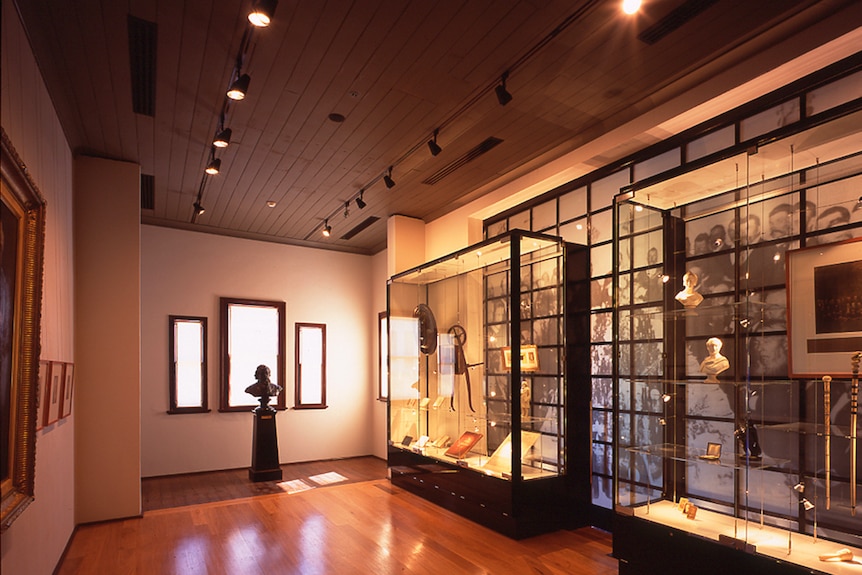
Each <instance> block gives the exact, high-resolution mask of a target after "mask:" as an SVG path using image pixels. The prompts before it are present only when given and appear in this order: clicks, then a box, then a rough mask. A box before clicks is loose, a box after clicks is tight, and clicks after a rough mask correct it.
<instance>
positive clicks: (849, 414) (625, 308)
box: [612, 153, 862, 575]
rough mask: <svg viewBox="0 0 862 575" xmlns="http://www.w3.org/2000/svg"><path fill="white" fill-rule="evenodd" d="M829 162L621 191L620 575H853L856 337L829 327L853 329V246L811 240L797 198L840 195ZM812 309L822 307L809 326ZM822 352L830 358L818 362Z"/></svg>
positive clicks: (861, 252)
mask: <svg viewBox="0 0 862 575" xmlns="http://www.w3.org/2000/svg"><path fill="white" fill-rule="evenodd" d="M754 161H757V158H756V157H755V158H751V157H746V154H744V153H743V154H741V155H740V157H736V158H730V159H729V160H727V163H728V164H730V165H732V163H733V162H735V163H737V165H741V166H743V167H744V168H743V169H745V166H747V165H749V163H751V162H754ZM853 161H854V162H858V160H855V159H854V160H853ZM812 163H813V160H812ZM839 167H840V166H837V164H836V167H835V168H834V169H833V170H832V173H833V174H835V175H836V178H835V181H836V182H838V183H841V181H839V180H841V178H843V177H844V176H842V175H841V173H842V172H841V170H840V169H838V168H839ZM815 169H816V170H817V171H818V173H815ZM752 173H754V170H752ZM758 173H760V172H758ZM825 173H828V172H827V169H826V167H824V166H812V167H810V168H805V167H803V169H800V170H798V171H796V172H794V173H788V174H784V175H781V176H780V177H776V178H774V179H771V180H770V179H766V178H759V179H760V181H759V182H758V183H757V184H756V185H750V184H748V183H744V184H742V185H739V184H736V183H734V181H733V180H731V181H730V183H728V185H727V186H726V188H725V189H729V191H727V192H720V193H711V192H710V191H709V189H708V188H705V187H701V188H698V190H699V192H698V193H695V194H690V195H689V196H686V194H685V192H684V191H681V190H684V189H685V186H684V185H682V184H683V178H679V179H677V180H668V181H664V182H662V184H661V185H655V186H652V187H644V188H643V189H639V190H636V191H633V190H624V191H623V193H621V194H620V195H618V196H617V197H616V199H615V215H614V218H615V228H616V231H615V238H614V247H615V249H614V252H615V256H614V257H615V261H614V264H615V265H614V268H615V273H614V278H613V281H614V294H615V304H614V329H615V333H614V345H613V350H612V353H613V374H614V377H613V382H614V388H613V392H614V426H615V429H614V442H615V445H614V451H615V465H616V470H615V479H614V481H615V494H616V495H615V515H614V528H613V529H614V555H615V556H616V557H617V559H619V572H620V574H621V575H628V574H634V573H637V574H659V573H661V574H666V573H701V574H722V575H726V574H727V573H761V574H762V573H787V574H797V573H798V574H801V573H839V574H845V573H862V509H858V508H857V503H856V490H857V488H858V486H857V483H858V479H857V477H858V476H857V472H858V467H859V464H858V460H857V459H856V457H855V454H856V445H855V442H856V434H857V433H858V431H857V429H858V427H857V426H858V423H857V420H856V401H857V397H858V396H857V394H858V368H859V366H858V363H859V357H858V356H857V355H856V354H855V353H854V351H853V350H854V349H855V347H854V346H858V345H859V341H862V340H860V339H859V338H858V337H855V338H854V337H848V336H850V335H851V334H850V333H845V334H843V335H841V334H839V333H837V332H840V331H842V329H843V328H842V326H838V323H841V322H845V323H846V325H845V326H844V327H847V329H846V330H843V331H845V332H852V331H854V330H855V332H856V334H855V335H858V332H862V329H860V326H859V322H860V321H862V241H858V238H857V239H856V240H853V239H844V240H841V239H840V238H838V241H833V239H832V238H826V236H823V237H824V239H823V241H816V240H812V239H811V238H808V240H807V241H808V243H809V244H810V245H807V246H806V245H805V243H806V232H805V230H806V222H805V219H806V214H805V207H804V206H806V203H808V205H809V208H808V209H809V210H811V209H816V208H817V207H818V206H821V211H822V209H823V208H822V204H823V202H824V199H831V200H832V201H837V200H835V198H837V197H838V193H837V192H835V193H833V192H826V190H829V185H831V184H830V183H829V182H828V181H827V180H826V179H825V178H824V177H823V174H825ZM742 174H743V175H742V177H738V179H742V178H746V179H747V176H745V174H746V172H745V171H742ZM713 175H714V174H713ZM818 175H819V176H820V177H819V179H818V177H817V176H818ZM687 177H688V178H692V176H691V175H689V176H687ZM692 179H693V178H692ZM738 179H737V182H738ZM857 179H858V178H857ZM843 181H844V182H845V183H846V180H843ZM842 185H844V184H842ZM812 186H815V187H812ZM834 189H838V188H834ZM703 190H706V191H703ZM663 191H664V192H663ZM824 193H826V195H823V194H824ZM858 194H859V192H858V189H857V191H856V195H857V196H858ZM686 200H688V203H685V201H686ZM818 201H819V203H818ZM860 203H862V202H860ZM794 205H795V206H796V208H793V206H794ZM800 205H801V206H803V208H802V209H801V210H800V208H799V206H800ZM827 205H828V204H827ZM800 215H801V221H800V219H796V220H794V219H793V218H800ZM811 217H812V216H811V214H810V213H809V214H808V218H809V228H808V229H811V228H810V225H811ZM785 225H786V227H784V226H785ZM848 228H849V226H848ZM800 230H801V231H800ZM800 244H802V245H800ZM824 254H825V255H824ZM854 262H855V263H854ZM854 266H855V267H854ZM821 271H822V273H823V274H825V275H824V276H823V278H825V279H823V278H821V279H819V280H818V279H815V280H814V282H817V281H819V282H820V284H818V285H815V283H814V282H812V279H811V276H813V275H817V274H820V273H821ZM827 272H828V273H827ZM806 274H807V275H806ZM815 306H816V307H818V308H820V309H819V311H818V312H817V313H818V314H822V312H823V311H824V310H825V311H826V312H828V313H827V314H826V315H825V316H822V317H821V316H818V318H817V320H816V321H817V325H816V326H815V325H814V321H815V320H814V308H815ZM824 317H825V319H824ZM830 318H831V319H830ZM821 320H823V322H825V323H822V324H821ZM829 321H832V322H833V327H835V326H838V327H839V328H842V329H836V330H832V331H833V332H836V333H835V334H834V335H835V336H836V337H829V332H830V329H831V328H830V326H829V325H827V323H828V322H829ZM835 322H838V323H835ZM853 322H855V323H853ZM851 324H853V325H851ZM821 336H823V337H821ZM818 338H820V339H818ZM797 340H798V342H800V343H799V346H800V347H799V349H797V348H796V347H793V346H796V344H795V343H794V342H796V341H797ZM818 346H820V347H819V348H818ZM827 348H829V350H831V352H834V353H832V355H831V356H830V357H831V359H829V360H828V361H827V362H826V363H825V364H820V366H819V367H817V366H814V367H812V365H810V364H809V363H808V362H813V361H814V358H815V357H816V356H817V353H818V352H819V351H825V350H827ZM806 365H808V367H805V366H806Z"/></svg>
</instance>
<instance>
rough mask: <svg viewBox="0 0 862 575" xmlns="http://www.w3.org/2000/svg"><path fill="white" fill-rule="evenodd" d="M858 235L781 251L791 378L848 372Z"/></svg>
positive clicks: (861, 343)
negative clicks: (784, 261)
mask: <svg viewBox="0 0 862 575" xmlns="http://www.w3.org/2000/svg"><path fill="white" fill-rule="evenodd" d="M860 285H862V238H855V239H850V240H845V241H842V242H836V243H832V244H824V245H815V246H811V247H805V248H801V249H797V250H790V251H788V252H787V324H788V329H787V337H788V341H789V347H790V353H789V356H790V357H789V371H790V377H792V378H820V377H822V376H824V375H830V376H832V377H850V375H851V370H850V356H851V354H852V353H853V352H856V351H859V350H862V311H860V302H859V297H860V295H859V286H860Z"/></svg>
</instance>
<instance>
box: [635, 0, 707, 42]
mask: <svg viewBox="0 0 862 575" xmlns="http://www.w3.org/2000/svg"><path fill="white" fill-rule="evenodd" d="M717 1H718V0H687V1H686V2H683V3H682V4H680V5H679V6H677V7H676V8H674V9H673V10H671V11H670V12H669V13H668V14H667V15H666V16H665V17H664V18H662V19H661V20H659V21H658V22H656V23H655V24H653V25H652V26H650V27H649V28H647V29H645V30H644V31H642V32H641V33H640V34H638V40H640V41H641V42H643V43H645V44H649V45H652V44H655V43H656V42H658V41H659V40H661V39H662V38H664V37H665V36H667V35H668V34H670V33H671V32H673V31H674V30H677V29H678V28H680V27H681V26H682V25H683V24H685V23H686V22H688V21H689V20H691V19H692V18H694V17H695V16H697V15H698V14H700V13H701V12H703V11H704V10H706V9H707V8H709V7H710V6H712V5H713V4H715V3H716V2H717Z"/></svg>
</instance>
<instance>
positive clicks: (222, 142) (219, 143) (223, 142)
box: [213, 128, 232, 148]
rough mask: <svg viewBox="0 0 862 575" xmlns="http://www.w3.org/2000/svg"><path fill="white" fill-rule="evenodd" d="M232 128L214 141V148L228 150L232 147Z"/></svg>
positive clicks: (220, 133)
mask: <svg viewBox="0 0 862 575" xmlns="http://www.w3.org/2000/svg"><path fill="white" fill-rule="evenodd" d="M231 133H232V132H231V130H230V128H225V129H224V130H222V131H221V132H219V133H218V135H217V136H216V137H215V139H214V140H213V146H215V147H216V148H227V147H228V146H229V145H230V136H231Z"/></svg>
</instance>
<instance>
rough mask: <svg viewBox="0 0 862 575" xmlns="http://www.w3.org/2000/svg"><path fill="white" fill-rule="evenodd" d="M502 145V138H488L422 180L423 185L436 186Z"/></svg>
mask: <svg viewBox="0 0 862 575" xmlns="http://www.w3.org/2000/svg"><path fill="white" fill-rule="evenodd" d="M502 143H503V140H501V139H500V138H495V137H494V136H491V137H490V138H488V139H487V140H485V141H484V142H482V143H481V144H479V145H478V146H476V147H475V148H473V149H472V150H470V151H469V152H467V153H466V154H464V155H463V156H461V157H460V158H458V159H456V160H455V161H454V162H451V163H449V164H448V165H446V166H444V167H443V168H442V169H440V170H438V171H437V172H435V173H433V174H431V175H430V176H428V177H427V178H425V179H424V180H422V183H423V184H428V185H429V186H433V185H434V184H436V183H437V182H439V181H440V180H442V179H443V178H445V177H446V176H448V175H450V174H452V173H453V172H454V171H455V170H457V169H459V168H461V167H463V166H465V165H467V164H469V163H470V162H472V161H473V160H475V159H476V158H478V157H479V156H481V155H483V154H486V153H488V152H490V151H491V150H493V149H494V148H496V147H497V146H498V145H500V144H502Z"/></svg>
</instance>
